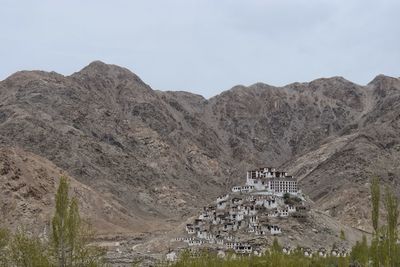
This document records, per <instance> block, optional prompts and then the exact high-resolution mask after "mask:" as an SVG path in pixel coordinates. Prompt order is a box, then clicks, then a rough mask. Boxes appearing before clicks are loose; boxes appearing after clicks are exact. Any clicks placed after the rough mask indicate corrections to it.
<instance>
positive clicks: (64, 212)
mask: <svg viewBox="0 0 400 267" xmlns="http://www.w3.org/2000/svg"><path fill="white" fill-rule="evenodd" d="M68 186H69V185H68V181H67V179H66V178H65V177H64V176H62V177H61V178H60V184H59V186H58V189H57V193H56V197H55V199H56V210H55V213H54V217H53V220H52V230H53V231H52V244H53V248H54V252H55V255H56V259H57V262H58V266H59V267H67V254H68V252H70V250H69V248H68V232H69V231H68V219H67V218H68V212H69V211H68V209H69V198H68Z"/></svg>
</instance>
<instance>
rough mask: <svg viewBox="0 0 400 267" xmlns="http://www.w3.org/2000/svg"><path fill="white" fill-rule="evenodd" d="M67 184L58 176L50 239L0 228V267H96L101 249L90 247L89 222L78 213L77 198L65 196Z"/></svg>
mask: <svg viewBox="0 0 400 267" xmlns="http://www.w3.org/2000/svg"><path fill="white" fill-rule="evenodd" d="M68 191H69V184H68V181H67V179H66V178H65V177H61V178H60V183H59V187H58V190H57V193H56V196H55V199H56V205H55V206H56V209H55V212H54V217H53V220H52V232H51V237H50V241H49V242H48V241H46V240H45V239H41V238H39V237H38V236H36V235H34V234H32V233H28V232H27V231H25V230H23V229H19V230H17V231H16V232H15V233H13V234H12V233H10V232H9V231H7V230H4V229H0V267H6V266H7V267H97V266H103V265H104V264H103V254H104V251H102V250H100V249H99V248H97V247H94V246H90V245H89V241H90V240H91V239H92V238H93V231H92V230H91V227H90V225H89V224H88V223H87V222H85V221H83V220H82V219H81V218H80V215H79V209H78V201H77V199H76V198H72V199H70V198H69V194H68Z"/></svg>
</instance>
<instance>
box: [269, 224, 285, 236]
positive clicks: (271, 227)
mask: <svg viewBox="0 0 400 267" xmlns="http://www.w3.org/2000/svg"><path fill="white" fill-rule="evenodd" d="M268 228H269V231H270V232H271V235H279V234H281V233H282V229H281V228H280V227H279V226H277V225H269V227H268Z"/></svg>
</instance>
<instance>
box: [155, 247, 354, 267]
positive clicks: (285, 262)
mask: <svg viewBox="0 0 400 267" xmlns="http://www.w3.org/2000/svg"><path fill="white" fill-rule="evenodd" d="M274 243H275V242H274ZM160 266H168V267H236V266H237V267H239V266H240V267H325V266H332V267H334V266H336V267H345V266H346V267H347V266H349V258H348V257H342V258H337V257H326V258H324V257H319V256H314V257H312V258H310V257H306V256H304V254H303V252H302V251H301V250H300V249H296V250H295V251H294V252H292V253H291V254H290V255H286V254H284V253H282V252H281V251H275V250H271V251H270V252H267V253H265V254H264V255H262V256H237V255H235V254H229V255H228V256H226V257H225V258H221V257H218V256H217V255H216V254H213V253H208V252H205V253H200V255H198V256H192V255H191V254H190V253H188V252H184V253H183V255H182V256H181V258H180V260H179V261H178V262H176V263H161V264H160Z"/></svg>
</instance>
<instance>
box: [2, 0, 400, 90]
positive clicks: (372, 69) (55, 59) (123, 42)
mask: <svg viewBox="0 0 400 267" xmlns="http://www.w3.org/2000/svg"><path fill="white" fill-rule="evenodd" d="M399 14H400V1H398V0H379V1H370V0H271V1H270V0H263V1H262V0H158V1H155V0H145V1H136V0H130V1H128V0H126V1H123V0H113V1H110V0H108V1H106V0H35V1H34V0H18V1H16V0H0V48H1V49H0V80H3V79H5V78H6V77H7V76H9V75H11V74H12V73H14V72H16V71H19V70H33V69H40V70H45V71H56V72H58V73H61V74H63V75H70V74H72V73H73V72H76V71H79V70H80V69H82V68H83V67H84V66H86V65H88V64H89V63H90V62H92V61H94V60H101V61H103V62H105V63H109V64H116V65H120V66H123V67H126V68H128V69H130V70H131V71H132V72H134V73H136V74H137V75H139V76H140V77H141V78H142V80H143V81H145V82H146V83H147V84H149V85H150V86H151V87H152V88H153V89H157V90H174V91H175V90H176V91H178V90H179V91H181V90H182V91H190V92H193V93H197V94H201V95H203V96H205V97H207V98H208V97H211V96H214V95H216V94H219V93H221V92H222V91H224V90H228V89H229V88H231V87H233V86H234V85H237V84H243V85H251V84H254V83H256V82H264V83H267V84H270V85H275V86H283V85H285V84H289V83H292V82H296V81H297V82H306V81H311V80H313V79H316V78H320V77H331V76H343V77H345V78H346V79H348V80H351V81H353V82H356V83H358V84H362V85H364V84H367V83H368V82H369V81H371V80H372V79H373V78H374V77H375V76H376V75H378V74H385V75H388V76H394V77H399V76H400V15H399Z"/></svg>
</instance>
